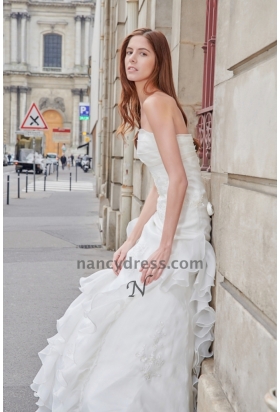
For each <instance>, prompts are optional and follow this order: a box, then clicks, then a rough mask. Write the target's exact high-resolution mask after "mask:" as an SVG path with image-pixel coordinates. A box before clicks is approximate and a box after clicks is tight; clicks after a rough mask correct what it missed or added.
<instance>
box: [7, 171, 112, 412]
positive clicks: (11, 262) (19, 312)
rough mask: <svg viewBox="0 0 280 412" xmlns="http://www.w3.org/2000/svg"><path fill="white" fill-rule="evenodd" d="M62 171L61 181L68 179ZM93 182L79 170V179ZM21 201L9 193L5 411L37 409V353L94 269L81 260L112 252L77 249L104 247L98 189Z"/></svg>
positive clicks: (31, 411) (25, 197) (30, 196)
mask: <svg viewBox="0 0 280 412" xmlns="http://www.w3.org/2000/svg"><path fill="white" fill-rule="evenodd" d="M72 169H73V168H72ZM64 172H65V173H61V174H60V180H62V179H64V178H65V179H68V177H69V171H67V170H66V171H64ZM30 177H31V178H32V175H31V176H30ZM40 179H41V177H40V178H39V180H40ZM48 179H49V180H55V176H54V175H51V176H48ZM93 179H94V178H93V176H92V174H91V173H88V174H85V173H83V174H81V170H80V171H79V180H80V181H84V182H90V181H93ZM22 187H23V186H22ZM16 197H17V194H16V193H15V192H14V193H12V195H11V199H10V205H9V206H7V205H6V204H4V411H5V412H35V411H36V409H37V407H36V405H35V402H36V399H37V398H35V397H34V395H33V392H32V391H31V389H30V388H29V385H30V384H31V383H32V380H33V378H34V377H35V375H36V373H37V372H38V370H39V368H40V366H41V362H40V359H39V357H38V352H39V351H40V350H42V349H43V348H44V347H45V346H46V345H47V338H49V337H51V336H53V335H54V334H56V320H57V319H59V318H60V317H61V316H62V315H63V314H64V312H65V310H66V309H67V307H68V305H69V304H70V303H71V302H72V301H73V299H75V298H76V297H77V296H78V295H79V293H80V291H79V289H78V288H79V279H80V277H82V276H88V275H90V274H91V273H93V272H94V271H95V270H93V269H85V270H83V269H77V260H81V259H84V260H85V261H88V260H91V261H92V260H94V261H96V260H98V259H100V260H101V259H104V260H105V261H106V260H109V259H111V258H112V255H113V253H112V252H108V251H105V250H104V249H102V248H101V249H100V248H96V249H81V248H77V246H78V245H93V244H95V245H100V243H101V241H100V234H99V230H98V199H97V198H96V197H95V188H94V184H93V190H92V191H88V190H87V191H80V190H79V191H72V192H70V191H54V192H51V191H46V192H43V191H37V192H30V193H27V194H26V193H23V192H21V198H20V199H17V198H16Z"/></svg>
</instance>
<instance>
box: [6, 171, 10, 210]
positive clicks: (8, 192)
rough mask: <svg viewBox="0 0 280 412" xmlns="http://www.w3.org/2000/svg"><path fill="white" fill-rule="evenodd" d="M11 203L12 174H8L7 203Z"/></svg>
mask: <svg viewBox="0 0 280 412" xmlns="http://www.w3.org/2000/svg"><path fill="white" fill-rule="evenodd" d="M9 203H10V176H9V175H8V176H7V205H8V204H9Z"/></svg>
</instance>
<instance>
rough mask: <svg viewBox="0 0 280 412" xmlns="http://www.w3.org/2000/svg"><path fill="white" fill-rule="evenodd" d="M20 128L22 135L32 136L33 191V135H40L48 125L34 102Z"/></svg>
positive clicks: (34, 170) (34, 169)
mask: <svg viewBox="0 0 280 412" xmlns="http://www.w3.org/2000/svg"><path fill="white" fill-rule="evenodd" d="M20 129H21V131H22V133H23V134H24V136H26V137H32V145H33V175H34V176H33V183H34V192H35V174H36V167H35V137H42V136H43V131H44V130H48V126H47V124H46V122H45V120H44V118H43V116H42V113H41V112H40V110H39V109H38V107H37V105H36V103H32V104H31V106H30V108H29V110H28V112H27V114H26V115H25V118H24V120H23V122H22V123H21V126H20Z"/></svg>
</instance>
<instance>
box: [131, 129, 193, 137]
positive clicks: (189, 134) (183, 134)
mask: <svg viewBox="0 0 280 412" xmlns="http://www.w3.org/2000/svg"><path fill="white" fill-rule="evenodd" d="M141 131H143V132H145V133H149V134H152V135H153V136H155V135H154V133H153V132H148V130H145V129H139V132H141ZM176 136H192V134H191V133H177V134H176Z"/></svg>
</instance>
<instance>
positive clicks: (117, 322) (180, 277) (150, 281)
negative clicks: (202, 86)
mask: <svg viewBox="0 0 280 412" xmlns="http://www.w3.org/2000/svg"><path fill="white" fill-rule="evenodd" d="M120 57H121V59H120V61H121V63H120V77H121V83H122V95H121V101H120V103H119V110H120V114H121V118H122V124H121V125H120V127H119V129H118V133H119V134H121V135H122V136H123V137H125V135H126V133H127V132H128V131H129V130H133V129H134V128H135V127H137V128H138V129H139V132H138V135H137V138H136V143H137V153H138V156H139V158H140V160H141V161H142V162H143V163H145V164H146V166H147V167H148V169H149V171H150V173H151V175H152V177H153V180H154V185H153V187H152V188H151V190H150V193H149V195H148V197H147V199H146V202H145V204H144V207H143V209H142V211H141V214H140V216H139V218H137V219H134V220H133V221H131V222H130V223H129V225H128V227H127V240H126V241H125V243H124V244H123V245H122V246H121V247H120V248H119V249H118V250H117V251H116V252H115V254H114V256H113V264H112V268H111V269H105V270H101V271H99V272H97V273H94V274H92V275H91V276H89V277H86V278H81V280H80V284H81V287H80V290H81V292H82V293H81V294H80V295H79V296H78V297H77V299H75V300H74V301H73V302H72V303H71V304H70V306H69V308H68V309H67V310H66V312H65V314H64V315H63V316H62V318H61V319H59V320H58V321H57V331H58V333H57V334H56V335H55V336H53V337H52V338H50V339H48V345H47V346H46V348H45V349H43V350H42V351H41V352H39V356H40V359H41V361H42V367H41V369H40V370H39V372H38V374H37V375H36V377H35V379H34V381H33V384H32V385H31V388H32V389H33V390H34V391H35V396H37V397H38V398H39V400H38V402H37V405H38V406H39V408H38V409H37V411H39V412H49V411H52V412H68V411H72V412H78V411H79V412H171V411H172V412H193V411H195V410H196V397H197V396H196V392H197V382H198V376H199V373H200V365H201V361H202V360H203V359H204V358H205V357H209V356H211V353H209V347H210V345H211V343H212V341H213V324H214V321H215V312H214V310H213V309H212V308H211V307H210V306H209V302H210V301H211V286H213V284H214V274H215V255H214V251H213V248H212V246H211V244H210V243H209V241H210V217H209V215H208V213H207V203H208V200H207V196H206V192H205V189H204V185H203V182H202V179H201V175H200V167H199V161H198V157H197V155H196V148H197V145H198V142H197V141H196V140H194V139H193V138H192V135H191V134H189V133H188V130H187V118H186V115H185V113H184V112H183V109H182V107H181V105H180V104H179V102H178V100H177V97H176V93H175V90H174V85H173V79H172V68H171V55H170V49H169V46H168V43H167V40H166V38H165V36H164V35H163V34H162V33H161V32H158V31H152V30H150V29H137V30H135V31H134V32H133V33H132V34H130V35H129V36H128V37H126V39H125V40H124V42H123V45H122V48H121V56H120Z"/></svg>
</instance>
